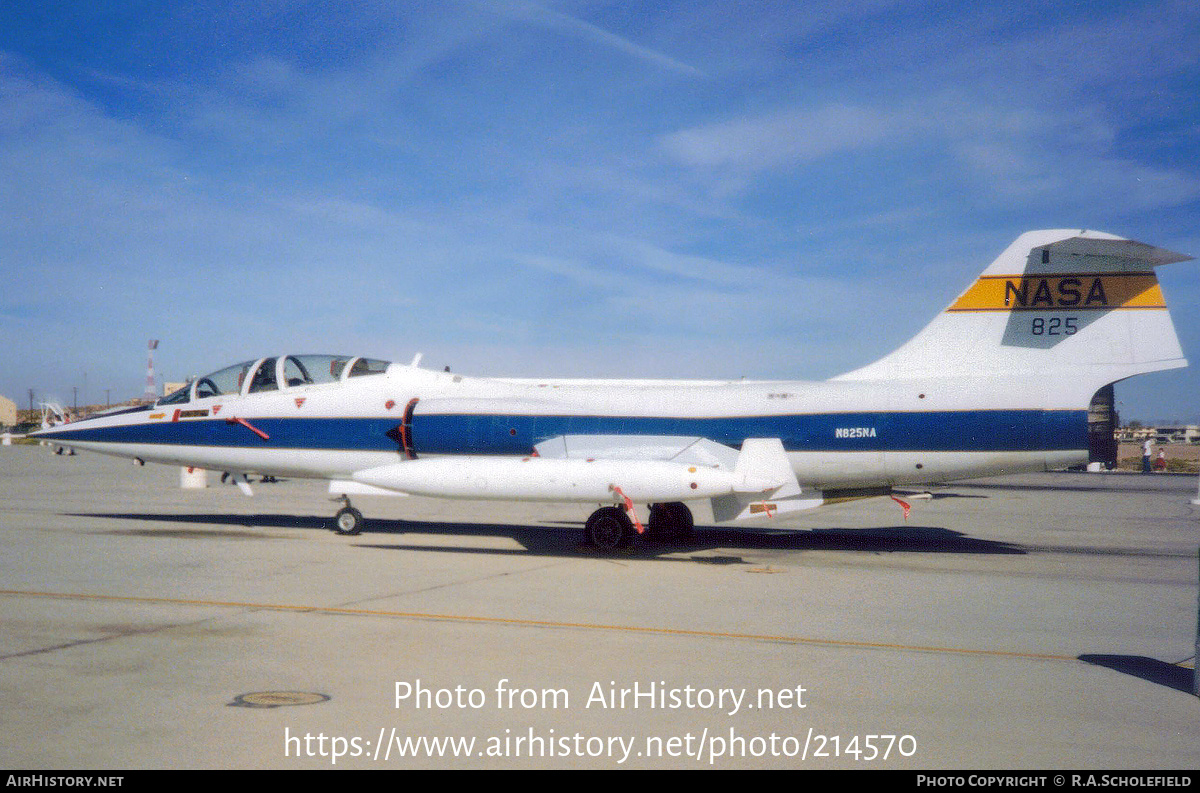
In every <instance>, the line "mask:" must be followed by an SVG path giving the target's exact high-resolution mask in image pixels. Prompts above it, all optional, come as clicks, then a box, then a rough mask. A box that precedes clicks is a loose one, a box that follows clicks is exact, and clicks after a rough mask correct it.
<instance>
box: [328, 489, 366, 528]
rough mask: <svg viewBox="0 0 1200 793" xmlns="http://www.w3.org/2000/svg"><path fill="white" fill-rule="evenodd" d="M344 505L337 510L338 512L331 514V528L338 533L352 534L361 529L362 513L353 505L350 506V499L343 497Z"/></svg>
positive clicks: (362, 522)
mask: <svg viewBox="0 0 1200 793" xmlns="http://www.w3.org/2000/svg"><path fill="white" fill-rule="evenodd" d="M345 502H346V506H344V507H342V508H341V509H339V510H338V513H337V514H336V515H334V516H333V530H334V531H336V532H337V533H338V534H347V535H354V534H358V533H360V532H361V531H362V530H363V524H364V523H365V521H364V520H363V516H362V513H361V512H359V511H358V510H357V509H355V508H354V507H352V506H350V499H348V498H347V499H345Z"/></svg>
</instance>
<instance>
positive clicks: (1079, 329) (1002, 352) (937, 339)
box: [834, 230, 1191, 406]
mask: <svg viewBox="0 0 1200 793" xmlns="http://www.w3.org/2000/svg"><path fill="white" fill-rule="evenodd" d="M1190 258H1191V257H1190V256H1184V255H1181V254H1178V253H1173V252H1171V251H1168V250H1164V249H1162V248H1155V247H1153V246H1151V245H1146V244H1144V243H1141V242H1134V241H1133V240H1127V239H1123V238H1121V237H1116V236H1113V235H1111V234H1104V233H1102V232H1096V231H1086V230H1079V231H1077V230H1049V231H1030V232H1027V233H1025V234H1022V235H1021V236H1020V237H1018V238H1017V240H1016V242H1014V243H1013V244H1012V245H1010V246H1009V247H1008V249H1007V250H1005V251H1004V253H1002V254H1000V256H999V257H998V258H997V259H996V260H995V261H994V262H992V264H991V265H990V266H989V267H988V268H987V269H986V270H984V271H983V273H982V274H981V275H980V276H979V277H978V279H976V281H975V282H974V283H973V284H972V285H971V286H970V287H968V288H967V290H966V291H965V292H963V293H962V294H961V295H959V297H958V299H956V300H955V301H954V302H953V303H951V304H950V305H949V306H948V307H947V308H946V310H945V311H943V312H942V313H941V314H939V315H938V316H937V317H935V318H934V320H933V321H932V322H930V323H929V325H927V326H926V327H925V329H924V330H922V331H921V332H920V333H918V334H917V335H916V336H914V337H913V338H912V339H911V340H909V341H908V342H907V343H906V344H904V345H903V346H902V347H900V348H899V349H897V350H896V351H895V352H893V353H891V354H890V355H887V356H885V357H883V358H881V359H880V360H878V361H876V362H875V363H873V364H870V365H868V366H865V367H863V368H861V369H856V370H855V371H852V372H848V373H847V374H844V375H841V376H839V377H837V378H834V379H836V380H877V379H902V378H919V377H941V376H952V377H955V376H957V377H963V376H995V375H1013V376H1021V377H1030V378H1039V379H1041V378H1051V379H1053V380H1055V381H1058V380H1061V381H1062V383H1063V384H1064V388H1062V389H1059V388H1054V389H1051V390H1054V391H1058V392H1059V393H1063V394H1064V395H1065V394H1066V393H1068V392H1069V394H1070V401H1071V402H1072V403H1074V402H1079V400H1082V402H1080V405H1081V406H1086V405H1087V404H1088V401H1089V400H1090V399H1091V397H1092V395H1093V394H1094V393H1095V392H1096V390H1097V389H1099V388H1100V387H1102V386H1104V385H1107V384H1108V383H1112V382H1115V381H1117V380H1121V379H1123V378H1126V377H1130V376H1132V375H1136V374H1144V373H1146V372H1154V371H1158V370H1161V369H1174V368H1177V367H1180V366H1186V365H1187V361H1186V360H1185V359H1184V357H1183V352H1182V350H1181V349H1180V347H1179V339H1178V337H1177V336H1176V335H1175V327H1174V325H1173V324H1172V322H1171V315H1170V313H1169V312H1168V311H1167V305H1166V301H1165V300H1164V298H1163V294H1162V290H1161V289H1160V288H1159V285H1158V278H1157V277H1156V276H1155V273H1154V268H1155V267H1156V266H1158V265H1161V264H1168V263H1171V262H1180V261H1186V260H1188V259H1190Z"/></svg>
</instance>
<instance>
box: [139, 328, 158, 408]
mask: <svg viewBox="0 0 1200 793" xmlns="http://www.w3.org/2000/svg"><path fill="white" fill-rule="evenodd" d="M156 349H158V339H151V340H150V344H149V347H148V354H149V357H148V359H147V361H146V393H145V394H143V396H144V397H145V398H146V399H149V400H150V401H151V402H153V401H154V400H155V399H158V391H157V390H156V389H155V388H154V351H155V350H156Z"/></svg>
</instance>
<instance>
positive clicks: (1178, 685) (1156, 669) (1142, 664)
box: [1079, 655, 1195, 694]
mask: <svg viewBox="0 0 1200 793" xmlns="http://www.w3.org/2000/svg"><path fill="white" fill-rule="evenodd" d="M1079 660H1080V661H1083V662H1084V663H1088V664H1092V665H1093V666H1103V667H1105V668H1106V669H1112V670H1115V671H1117V672H1121V673H1123V674H1126V675H1132V676H1134V677H1140V678H1141V679H1142V680H1148V681H1149V682H1151V683H1157V684H1158V685H1160V686H1166V687H1167V688H1173V689H1175V690H1176V691H1183V692H1184V693H1187V694H1191V693H1192V682H1193V675H1194V674H1195V672H1194V671H1193V670H1191V669H1187V668H1185V667H1182V666H1176V665H1175V664H1169V663H1167V662H1166V661H1159V660H1158V659H1157V658H1147V657H1146V656H1144V655H1081V656H1079Z"/></svg>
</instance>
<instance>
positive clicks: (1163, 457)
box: [1154, 449, 1167, 474]
mask: <svg viewBox="0 0 1200 793" xmlns="http://www.w3.org/2000/svg"><path fill="white" fill-rule="evenodd" d="M1154 470H1155V471H1156V472H1157V473H1160V474H1161V473H1163V472H1164V471H1166V470H1167V453H1166V452H1165V451H1163V450H1162V449H1159V450H1158V457H1157V458H1156V459H1155V460H1154Z"/></svg>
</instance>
